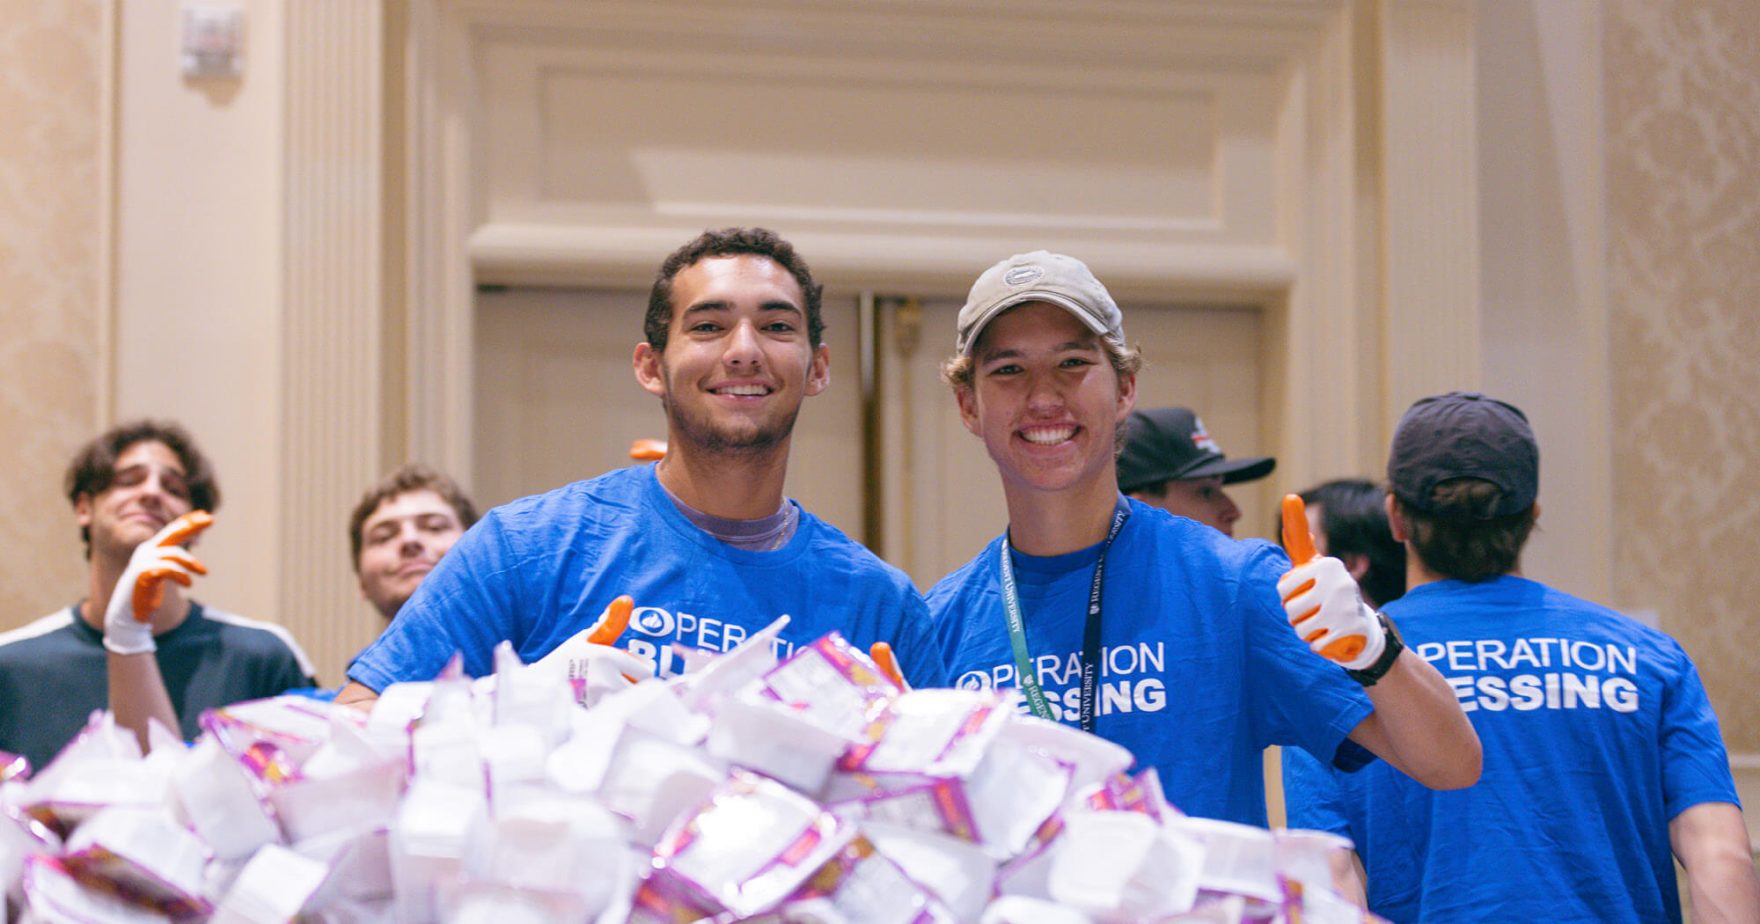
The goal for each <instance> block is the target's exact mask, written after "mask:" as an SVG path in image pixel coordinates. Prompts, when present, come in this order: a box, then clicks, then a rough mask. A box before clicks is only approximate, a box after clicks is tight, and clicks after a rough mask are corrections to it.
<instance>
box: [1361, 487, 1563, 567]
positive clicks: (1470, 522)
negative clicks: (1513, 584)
mask: <svg viewBox="0 0 1760 924" xmlns="http://www.w3.org/2000/svg"><path fill="white" fill-rule="evenodd" d="M1502 496H1503V490H1502V489H1501V488H1499V487H1498V486H1497V485H1494V484H1492V483H1491V482H1489V481H1481V480H1480V479H1477V478H1455V479H1452V480H1450V481H1444V482H1443V483H1441V484H1439V485H1437V486H1436V487H1435V488H1434V489H1432V490H1431V492H1430V503H1429V505H1428V506H1429V507H1430V509H1431V510H1434V511H1436V512H1435V513H1434V514H1427V513H1421V512H1419V511H1418V509H1417V508H1416V506H1414V505H1413V503H1412V502H1411V500H1410V499H1408V498H1405V497H1400V496H1399V495H1398V494H1397V493H1396V494H1395V495H1394V499H1395V500H1396V501H1398V503H1399V514H1400V517H1401V519H1402V521H1403V522H1404V523H1405V527H1406V534H1407V536H1408V537H1409V538H1410V539H1411V543H1412V552H1413V553H1414V554H1416V555H1417V556H1418V560H1419V561H1421V562H1423V563H1424V567H1426V568H1428V569H1430V570H1431V571H1433V572H1435V573H1437V574H1439V575H1441V576H1443V577H1445V578H1453V579H1455V580H1458V581H1467V582H1469V583H1474V582H1479V581H1488V580H1491V579H1492V578H1494V577H1499V576H1501V575H1504V574H1508V573H1509V572H1511V571H1514V570H1515V569H1516V566H1517V565H1518V564H1520V563H1521V556H1522V547H1523V546H1525V545H1527V544H1528V535H1529V533H1531V532H1532V531H1533V529H1534V506H1533V505H1532V504H1530V505H1528V509H1526V510H1521V511H1517V512H1516V513H1512V514H1510V515H1508V516H1502V517H1486V516H1485V513H1486V512H1488V511H1491V510H1494V509H1496V507H1497V503H1498V501H1499V500H1501V499H1502Z"/></svg>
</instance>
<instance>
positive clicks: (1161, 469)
mask: <svg viewBox="0 0 1760 924" xmlns="http://www.w3.org/2000/svg"><path fill="white" fill-rule="evenodd" d="M1276 467H1277V460H1276V459H1274V458H1271V457H1270V456H1255V457H1253V458H1250V459H1230V458H1229V457H1228V456H1226V455H1224V454H1223V452H1222V448H1221V447H1220V446H1217V445H1216V441H1215V440H1213V439H1211V438H1210V434H1209V433H1208V432H1207V431H1205V429H1204V422H1203V421H1202V420H1199V419H1198V415H1197V414H1196V413H1195V412H1193V411H1192V409H1191V408H1186V407H1157V408H1150V409H1149V410H1146V411H1132V412H1131V416H1130V418H1129V420H1128V421H1127V422H1126V424H1125V437H1124V451H1123V452H1121V453H1119V456H1118V489H1119V490H1120V491H1123V492H1124V494H1125V496H1127V497H1134V498H1136V499H1137V500H1140V501H1142V502H1143V503H1145V504H1148V505H1149V506H1151V507H1160V508H1161V509H1162V510H1165V511H1167V512H1168V513H1172V514H1174V515H1176V516H1182V517H1189V518H1191V519H1193V520H1197V521H1198V522H1199V523H1203V524H1206V525H1208V526H1213V527H1215V528H1217V529H1219V530H1222V534H1223V535H1225V536H1233V535H1234V522H1235V521H1236V520H1238V519H1240V518H1241V508H1239V507H1237V506H1235V503H1234V499H1233V498H1230V497H1229V496H1228V493H1227V492H1225V491H1223V490H1222V486H1223V485H1225V484H1238V483H1240V482H1243V481H1256V480H1258V479H1260V478H1263V477H1265V476H1266V475H1269V474H1271V470H1272V469H1274V468H1276Z"/></svg>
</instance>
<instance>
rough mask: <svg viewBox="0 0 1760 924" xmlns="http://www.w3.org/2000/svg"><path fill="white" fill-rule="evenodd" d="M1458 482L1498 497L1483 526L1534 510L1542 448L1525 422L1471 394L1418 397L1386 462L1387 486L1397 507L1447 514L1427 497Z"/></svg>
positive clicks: (1509, 407) (1506, 407) (1507, 407)
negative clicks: (1483, 485) (1491, 489)
mask: <svg viewBox="0 0 1760 924" xmlns="http://www.w3.org/2000/svg"><path fill="white" fill-rule="evenodd" d="M1456 478H1476V479H1479V480H1480V481H1488V482H1490V483H1492V484H1494V485H1496V486H1497V487H1498V489H1499V490H1500V491H1501V492H1502V495H1503V496H1502V497H1500V498H1498V500H1497V503H1496V504H1494V505H1493V506H1492V507H1491V508H1489V509H1487V510H1485V511H1483V518H1484V519H1494V518H1497V517H1506V516H1511V515H1514V514H1517V513H1521V512H1522V511H1524V510H1527V509H1528V508H1529V507H1531V506H1533V504H1534V499H1535V497H1537V496H1538V495H1539V493H1540V446H1539V444H1538V443H1536V442H1535V441H1534V430H1533V428H1531V427H1529V426H1528V417H1527V415H1525V414H1523V413H1522V412H1521V410H1520V409H1518V408H1517V407H1516V406H1515V405H1513V404H1509V403H1507V402H1503V401H1499V400H1497V399H1496V398H1488V397H1486V396H1484V395H1482V394H1479V393H1478V392H1472V391H1451V392H1449V393H1448V394H1445V395H1434V396H1432V397H1429V398H1421V399H1419V400H1418V401H1417V402H1416V403H1415V404H1413V405H1412V406H1411V407H1410V408H1409V409H1407V410H1406V413H1405V416H1404V417H1401V418H1400V420H1399V428H1398V429H1397V430H1395V431H1394V434H1393V449H1392V451H1391V452H1389V453H1388V457H1387V481H1388V484H1389V485H1390V486H1391V487H1392V488H1393V493H1394V494H1395V495H1396V496H1398V497H1399V500H1400V503H1402V504H1406V505H1408V506H1411V507H1414V508H1416V509H1417V510H1419V511H1420V512H1423V513H1429V514H1440V513H1445V512H1446V511H1442V510H1439V509H1438V508H1437V507H1436V505H1435V503H1434V500H1433V499H1432V497H1431V492H1432V491H1433V490H1435V488H1436V486H1437V485H1439V484H1442V483H1443V482H1445V481H1453V480H1454V479H1456Z"/></svg>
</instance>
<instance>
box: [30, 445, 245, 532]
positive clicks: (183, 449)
mask: <svg viewBox="0 0 1760 924" xmlns="http://www.w3.org/2000/svg"><path fill="white" fill-rule="evenodd" d="M149 441H153V442H159V443H163V444H164V445H165V448H166V449H169V450H171V451H172V452H173V453H175V454H176V455H177V461H178V462H179V463H180V464H181V465H182V466H183V480H184V484H185V486H186V487H188V488H189V505H190V509H191V510H206V511H208V512H209V513H213V512H214V511H215V510H216V509H218V508H219V506H220V484H219V482H218V481H216V480H215V478H214V468H213V466H211V465H209V464H208V457H207V456H204V455H202V451H201V450H200V449H197V448H196V441H195V439H194V438H192V437H191V436H190V435H189V431H187V430H185V429H184V428H183V427H182V426H181V425H179V424H176V423H173V422H171V421H168V420H151V419H147V418H142V419H140V420H131V421H127V422H125V423H120V424H117V425H116V426H114V427H111V428H110V429H108V430H105V431H104V432H103V433H100V434H98V436H97V437H96V438H94V439H93V440H92V441H91V442H89V443H87V444H85V445H84V446H81V447H80V449H79V451H78V452H77V453H75V454H74V456H73V461H72V462H69V463H68V464H67V475H66V476H65V477H64V478H63V479H62V488H63V490H64V491H65V492H66V494H67V502H68V503H69V504H72V505H74V506H75V507H78V506H79V499H80V497H82V496H84V497H96V496H98V495H99V494H100V493H102V492H103V491H104V489H105V488H108V487H110V482H111V481H112V480H114V479H115V478H116V460H117V459H118V458H119V457H121V455H122V454H123V453H125V452H127V451H128V449H129V447H131V446H133V445H134V444H136V443H144V442H149ZM79 538H80V541H81V542H82V543H84V544H85V547H86V557H87V558H90V557H92V530H91V527H89V526H81V527H80V528H79Z"/></svg>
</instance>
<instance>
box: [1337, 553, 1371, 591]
mask: <svg viewBox="0 0 1760 924" xmlns="http://www.w3.org/2000/svg"><path fill="white" fill-rule="evenodd" d="M1341 557H1342V558H1343V559H1344V570H1346V571H1349V572H1350V575H1351V580H1353V581H1356V582H1357V583H1358V584H1361V583H1363V578H1364V577H1367V576H1368V574H1369V556H1367V555H1364V554H1363V553H1362V552H1349V553H1347V554H1345V555H1343V556H1341Z"/></svg>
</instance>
